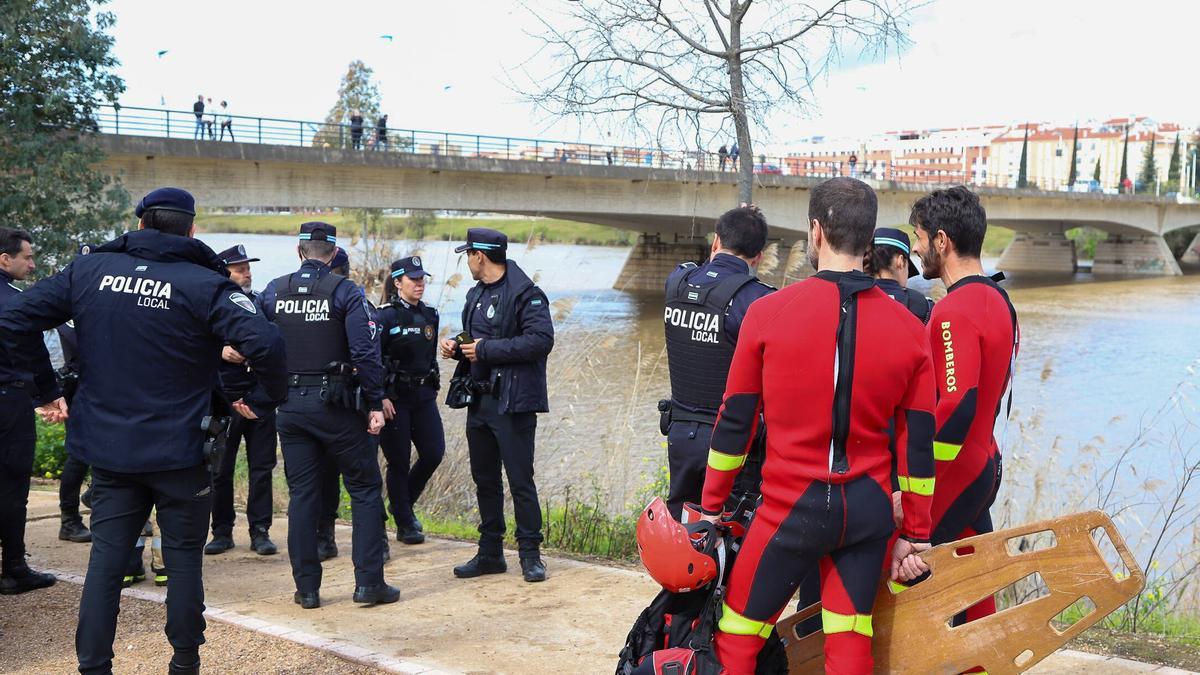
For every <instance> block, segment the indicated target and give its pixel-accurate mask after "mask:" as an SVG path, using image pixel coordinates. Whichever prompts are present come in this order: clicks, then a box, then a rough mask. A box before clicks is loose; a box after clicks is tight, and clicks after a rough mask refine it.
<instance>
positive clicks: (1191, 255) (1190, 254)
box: [1179, 232, 1200, 265]
mask: <svg viewBox="0 0 1200 675" xmlns="http://www.w3.org/2000/svg"><path fill="white" fill-rule="evenodd" d="M1179 262H1181V263H1183V264H1185V265H1200V232H1197V233H1196V236H1195V237H1193V238H1192V243H1190V244H1188V247H1187V250H1185V251H1184V252H1183V257H1182V258H1180V259H1179Z"/></svg>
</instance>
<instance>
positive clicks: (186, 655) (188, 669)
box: [167, 647, 200, 675]
mask: <svg viewBox="0 0 1200 675" xmlns="http://www.w3.org/2000/svg"><path fill="white" fill-rule="evenodd" d="M167 674H168V675H200V648H199V647H193V648H191V649H176V650H175V655H174V656H172V657H171V663H169V664H167Z"/></svg>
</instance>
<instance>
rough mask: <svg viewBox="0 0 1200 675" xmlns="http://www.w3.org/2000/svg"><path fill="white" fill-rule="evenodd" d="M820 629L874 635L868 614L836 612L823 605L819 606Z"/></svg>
mask: <svg viewBox="0 0 1200 675" xmlns="http://www.w3.org/2000/svg"><path fill="white" fill-rule="evenodd" d="M821 629H822V630H823V631H824V632H825V633H849V632H851V631H853V632H855V633H858V634H859V635H866V636H867V637H872V636H873V635H875V631H874V629H872V628H871V615H870V614H838V613H837V612H831V611H829V610H828V609H825V608H824V607H822V608H821Z"/></svg>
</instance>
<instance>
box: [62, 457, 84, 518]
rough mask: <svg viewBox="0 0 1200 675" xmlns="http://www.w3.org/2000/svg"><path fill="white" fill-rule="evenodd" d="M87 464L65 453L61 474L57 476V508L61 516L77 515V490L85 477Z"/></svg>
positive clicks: (81, 485) (81, 487)
mask: <svg viewBox="0 0 1200 675" xmlns="http://www.w3.org/2000/svg"><path fill="white" fill-rule="evenodd" d="M88 468H89V467H88V465H87V464H85V463H83V462H82V461H80V460H79V459H76V458H75V457H73V456H71V455H67V461H66V463H65V464H63V470H62V475H61V476H59V478H58V510H59V511H61V512H62V515H63V516H68V517H69V516H75V517H78V516H79V491H80V490H82V489H83V481H84V480H85V479H87V473H88Z"/></svg>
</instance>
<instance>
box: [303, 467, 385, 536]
mask: <svg viewBox="0 0 1200 675" xmlns="http://www.w3.org/2000/svg"><path fill="white" fill-rule="evenodd" d="M320 480H321V516H320V517H319V518H318V519H317V529H318V530H320V531H322V532H332V531H333V524H334V523H336V522H337V517H338V508H339V507H340V506H341V505H342V472H341V470H339V469H338V462H337V457H336V456H335V455H328V456H326V457H324V458H322V460H321V479H320ZM381 495H382V493H381Z"/></svg>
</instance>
